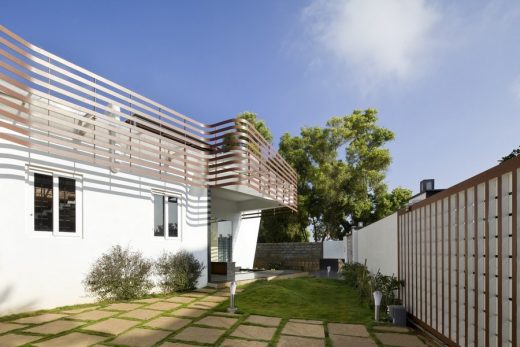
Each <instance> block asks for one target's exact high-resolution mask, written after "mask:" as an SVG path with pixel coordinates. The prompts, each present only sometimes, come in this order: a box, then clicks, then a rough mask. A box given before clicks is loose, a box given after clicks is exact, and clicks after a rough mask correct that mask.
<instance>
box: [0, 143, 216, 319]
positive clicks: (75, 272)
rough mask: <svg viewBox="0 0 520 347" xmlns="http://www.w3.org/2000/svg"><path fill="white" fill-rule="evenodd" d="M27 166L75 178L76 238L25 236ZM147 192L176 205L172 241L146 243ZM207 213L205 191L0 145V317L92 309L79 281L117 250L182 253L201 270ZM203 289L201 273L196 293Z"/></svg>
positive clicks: (149, 233) (149, 221)
mask: <svg viewBox="0 0 520 347" xmlns="http://www.w3.org/2000/svg"><path fill="white" fill-rule="evenodd" d="M27 164H30V165H31V167H33V166H39V167H45V168H49V169H52V170H55V169H59V170H62V171H64V172H71V173H75V174H76V175H79V176H81V177H82V181H83V194H82V195H83V200H82V212H80V211H78V212H77V213H79V214H80V215H81V217H82V220H83V222H82V232H81V233H80V234H78V235H75V236H61V235H60V236H54V235H53V234H52V233H51V232H35V231H34V230H30V229H31V228H30V227H29V226H30V224H31V219H32V218H33V217H32V216H31V214H32V213H33V206H32V204H31V203H28V200H30V197H31V194H33V192H32V189H31V188H30V186H29V184H28V182H27V178H28V166H27ZM152 188H153V189H158V190H163V191H165V192H167V193H168V194H172V195H177V196H178V197H179V201H180V206H181V207H180V221H179V225H180V235H179V238H177V239H164V238H159V237H154V236H153V203H152V196H151V191H152ZM207 206H208V205H207V191H206V190H205V189H194V188H185V187H183V186H181V185H174V184H166V183H163V182H160V181H158V180H150V179H146V178H143V177H138V176H134V175H128V174H123V173H116V174H114V173H112V172H110V170H105V169H99V168H96V167H93V166H88V165H83V164H80V163H75V162H70V161H64V160H57V159H52V158H50V157H48V156H45V155H39V154H37V153H34V152H33V153H29V152H28V151H27V150H26V149H25V148H23V147H20V146H18V145H14V144H12V143H9V142H5V141H3V140H0V316H1V315H5V314H10V313H15V312H21V311H28V310H36V309H43V308H52V307H55V306H61V305H70V304H78V303H84V302H89V301H92V300H93V298H91V297H88V296H86V293H85V292H84V289H83V286H82V280H83V279H84V277H85V274H86V273H87V271H88V269H89V267H90V265H91V264H92V263H93V262H94V261H95V259H96V258H98V257H99V256H100V255H101V254H102V253H103V252H105V251H107V250H108V249H109V248H110V247H111V246H113V245H116V244H120V245H122V246H131V247H132V248H133V249H136V250H140V251H142V253H143V254H144V255H145V256H146V257H150V258H155V257H157V256H158V255H159V254H161V253H162V252H163V251H165V250H168V251H174V252H175V251H178V250H180V249H185V250H187V251H189V252H192V253H194V255H195V256H196V258H197V259H198V260H200V261H202V262H203V263H204V264H205V265H206V269H207V239H208V225H207V212H208V207H207ZM206 283H207V272H206V270H205V271H204V273H203V274H202V276H201V277H200V279H199V286H204V285H206Z"/></svg>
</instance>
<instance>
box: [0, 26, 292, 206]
mask: <svg viewBox="0 0 520 347" xmlns="http://www.w3.org/2000/svg"><path fill="white" fill-rule="evenodd" d="M116 117H119V118H116ZM120 119H122V120H120ZM125 120H126V121H125ZM0 128H1V129H3V131H2V130H0V138H2V139H4V140H8V141H11V142H13V143H17V144H19V145H22V146H26V147H29V148H32V149H35V150H39V151H43V152H44V153H48V154H50V155H56V156H59V157H63V158H65V159H70V160H80V161H84V162H86V163H91V164H93V165H98V166H102V167H107V168H111V169H113V170H121V171H123V172H128V173H135V174H140V175H145V176H148V177H153V178H158V179H162V180H165V181H172V182H178V183H183V184H189V185H194V186H200V187H206V188H211V187H227V186H236V185H240V186H244V187H249V188H251V189H254V190H255V191H257V192H259V193H260V194H261V195H262V196H265V197H267V198H270V199H273V200H276V201H277V202H279V203H280V204H282V205H285V206H287V207H289V208H291V209H296V206H297V189H296V183H297V179H298V176H297V174H296V172H295V171H294V169H293V168H291V166H290V165H289V164H288V163H287V162H286V161H285V160H284V159H283V158H282V157H281V156H280V154H279V153H278V152H277V151H276V150H275V149H274V147H273V146H272V145H271V144H270V143H268V142H267V141H266V140H265V139H264V138H263V137H262V136H261V135H260V134H259V133H258V131H257V130H256V129H255V128H254V126H253V125H252V124H251V123H249V122H248V121H247V120H245V119H236V118H231V119H227V120H224V121H220V122H217V123H214V124H203V123H201V122H198V121H195V120H193V119H192V118H190V117H187V116H185V115H183V114H181V113H179V112H177V111H175V110H173V109H171V108H169V107H166V106H164V105H161V104H159V103H157V102H155V101H153V100H151V99H148V98H146V97H144V96H142V95H140V94H138V93H135V92H133V91H131V90H129V89H127V88H125V87H123V86H121V85H118V84H116V83H114V82H112V81H109V80H108V79H105V78H103V77H101V76H99V75H96V74H94V73H92V72H90V71H88V70H86V69H83V68H81V67H79V66H77V65H75V64H73V63H70V62H68V61H66V60H65V59H62V58H60V57H58V56H56V55H53V54H51V53H49V52H47V51H45V50H43V49H41V48H39V47H37V46H34V45H32V44H30V43H29V42H27V41H25V40H24V39H22V38H21V37H19V36H18V35H16V34H14V33H13V32H11V31H9V30H8V29H6V28H5V27H3V26H0ZM229 141H232V142H231V143H232V145H229V144H228V142H229Z"/></svg>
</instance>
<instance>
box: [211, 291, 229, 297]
mask: <svg viewBox="0 0 520 347" xmlns="http://www.w3.org/2000/svg"><path fill="white" fill-rule="evenodd" d="M213 295H216V296H223V297H228V296H230V295H231V294H230V293H229V290H221V291H218V292H216V293H215V294H213Z"/></svg>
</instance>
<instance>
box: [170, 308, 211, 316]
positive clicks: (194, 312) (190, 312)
mask: <svg viewBox="0 0 520 347" xmlns="http://www.w3.org/2000/svg"><path fill="white" fill-rule="evenodd" d="M204 313H206V311H204V310H198V309H195V308H181V309H178V310H177V311H173V312H172V313H171V314H173V315H175V316H182V317H194V318H197V317H200V316H202V315H203V314H204Z"/></svg>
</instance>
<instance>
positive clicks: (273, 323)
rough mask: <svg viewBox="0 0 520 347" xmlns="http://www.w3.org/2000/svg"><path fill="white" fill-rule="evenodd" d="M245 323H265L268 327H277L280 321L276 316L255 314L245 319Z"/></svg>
mask: <svg viewBox="0 0 520 347" xmlns="http://www.w3.org/2000/svg"><path fill="white" fill-rule="evenodd" d="M245 321H246V322H247V323H251V324H259V325H266V326H269V327H277V326H278V325H279V324H280V322H281V321H282V319H281V318H278V317H267V316H257V315H254V314H252V315H250V316H249V317H247V319H246V320H245Z"/></svg>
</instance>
